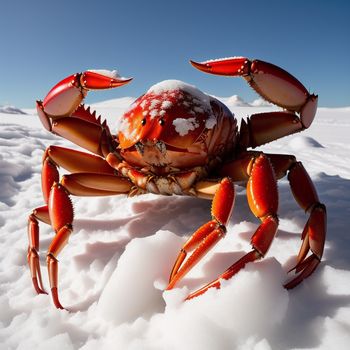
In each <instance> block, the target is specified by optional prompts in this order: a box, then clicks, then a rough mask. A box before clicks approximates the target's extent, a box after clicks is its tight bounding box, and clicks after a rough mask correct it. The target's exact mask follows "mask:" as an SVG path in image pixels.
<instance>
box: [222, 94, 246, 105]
mask: <svg viewBox="0 0 350 350" xmlns="http://www.w3.org/2000/svg"><path fill="white" fill-rule="evenodd" d="M226 104H227V105H228V106H229V107H231V106H237V107H247V106H249V103H247V102H245V101H244V100H243V99H242V98H241V97H240V96H238V95H233V96H231V97H229V98H228V99H227V100H226Z"/></svg>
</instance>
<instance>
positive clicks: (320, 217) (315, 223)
mask: <svg viewBox="0 0 350 350" xmlns="http://www.w3.org/2000/svg"><path fill="white" fill-rule="evenodd" d="M259 154H260V153H259V152H253V151H250V152H245V153H243V154H242V155H241V156H240V157H239V158H238V159H236V160H234V161H232V162H231V163H227V164H226V165H225V166H224V167H223V168H222V170H221V173H222V175H223V176H228V175H229V176H231V177H232V178H233V180H235V181H247V180H248V179H249V168H250V164H251V159H252V157H258V156H259ZM265 156H267V157H268V158H269V159H270V161H271V163H272V166H273V169H274V172H275V174H276V177H277V178H278V179H280V178H282V177H284V176H286V175H287V174H288V180H289V183H290V187H291V189H292V193H293V196H294V198H295V200H296V202H297V203H298V204H299V206H300V207H301V208H302V209H303V210H304V211H305V212H306V213H308V214H309V219H308V221H307V223H306V225H305V227H304V230H303V232H302V236H301V238H302V240H303V243H302V245H301V248H300V251H299V254H298V257H297V264H296V266H295V267H294V268H293V269H291V271H292V270H295V272H296V273H297V276H296V277H294V278H293V279H291V280H290V281H289V282H288V283H286V284H285V285H284V287H285V288H287V289H291V288H294V287H295V286H297V285H298V284H299V283H301V282H302V281H303V280H304V279H305V278H307V277H308V276H309V275H311V274H312V273H313V271H314V270H315V269H316V268H317V266H318V265H319V263H320V262H321V259H322V255H323V249H324V244H325V238H326V228H327V212H326V207H325V206H324V204H322V203H321V202H320V200H319V197H318V194H317V191H316V188H315V186H314V184H313V182H312V180H311V178H310V176H309V175H308V173H307V172H306V170H305V168H304V166H303V165H302V163H301V162H298V161H297V160H296V159H295V157H294V156H292V155H287V154H283V155H282V154H266V155H265Z"/></svg>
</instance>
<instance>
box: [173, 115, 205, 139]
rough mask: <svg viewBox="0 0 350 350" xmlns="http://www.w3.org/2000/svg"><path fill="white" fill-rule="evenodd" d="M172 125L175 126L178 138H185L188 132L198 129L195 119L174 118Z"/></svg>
mask: <svg viewBox="0 0 350 350" xmlns="http://www.w3.org/2000/svg"><path fill="white" fill-rule="evenodd" d="M173 125H174V126H175V130H176V132H177V133H178V134H179V135H180V136H185V135H187V134H188V132H189V131H191V130H195V129H196V128H198V127H199V124H198V122H197V120H196V118H188V119H185V118H176V119H174V121H173Z"/></svg>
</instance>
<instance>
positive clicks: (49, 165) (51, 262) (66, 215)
mask: <svg viewBox="0 0 350 350" xmlns="http://www.w3.org/2000/svg"><path fill="white" fill-rule="evenodd" d="M58 165H61V166H63V167H65V168H66V169H67V170H69V171H72V172H75V173H74V174H70V175H65V176H63V177H62V179H61V181H60V183H59V173H58V170H57V166H58ZM77 171H80V173H77ZM131 186H132V184H131V183H130V181H129V180H128V179H126V178H124V177H121V176H118V175H116V174H115V171H114V170H113V169H112V168H111V167H110V166H109V165H108V164H107V162H106V161H105V160H104V159H102V158H101V157H97V156H94V155H91V154H87V153H83V152H79V151H75V150H70V149H66V148H63V147H58V146H50V147H49V148H48V149H47V150H46V152H45V154H44V161H43V170H42V189H43V196H44V200H45V202H46V204H47V205H45V206H43V207H40V208H36V209H35V210H33V213H32V214H31V215H30V216H29V221H28V236H29V247H28V263H29V266H30V270H31V275H32V281H33V285H34V288H35V289H36V291H37V292H38V293H46V292H45V290H44V288H43V284H42V281H41V272H40V265H39V255H38V251H39V226H38V220H40V221H43V222H45V223H47V224H51V226H52V227H53V229H54V230H55V232H56V235H55V237H54V239H53V241H52V243H51V244H50V246H49V249H48V253H47V264H48V270H49V279H50V287H51V291H52V297H53V301H54V304H55V306H56V307H57V308H62V305H61V304H60V302H59V299H58V292H57V283H58V264H57V255H58V254H59V252H60V251H61V250H62V248H63V247H64V246H65V244H66V243H67V241H68V238H69V236H70V234H71V232H72V229H73V228H72V223H73V206H72V204H71V201H70V198H69V195H70V194H73V195H80V196H106V195H115V194H120V193H128V192H129V191H130V189H131Z"/></svg>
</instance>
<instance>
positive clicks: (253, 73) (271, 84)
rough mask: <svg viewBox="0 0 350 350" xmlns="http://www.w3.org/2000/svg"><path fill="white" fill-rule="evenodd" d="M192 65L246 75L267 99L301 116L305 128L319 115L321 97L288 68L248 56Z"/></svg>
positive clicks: (224, 72)
mask: <svg viewBox="0 0 350 350" xmlns="http://www.w3.org/2000/svg"><path fill="white" fill-rule="evenodd" d="M191 64H192V65H193V66H194V67H195V68H197V69H199V70H201V71H203V72H206V73H211V74H217V75H225V76H242V77H244V79H245V80H246V81H247V82H248V84H249V85H250V86H251V87H252V88H253V89H254V90H255V91H256V92H257V93H258V94H259V95H261V96H262V97H263V98H264V99H266V100H267V101H269V102H272V103H274V104H276V105H278V106H280V107H283V108H284V109H286V110H288V111H292V112H297V113H299V114H300V121H301V124H302V128H308V127H309V126H310V125H311V123H312V121H313V119H314V117H315V113H316V108H317V96H316V95H313V94H312V95H310V94H309V92H308V91H307V89H306V88H305V86H304V85H303V84H302V83H301V82H300V81H299V80H297V79H296V78H295V77H294V76H292V75H291V74H289V73H288V72H286V71H285V70H284V69H282V68H280V67H278V66H275V65H273V64H271V63H268V62H264V61H260V60H253V61H250V60H249V59H248V58H245V57H232V58H228V59H218V60H213V61H206V62H201V63H199V62H194V61H191Z"/></svg>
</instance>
